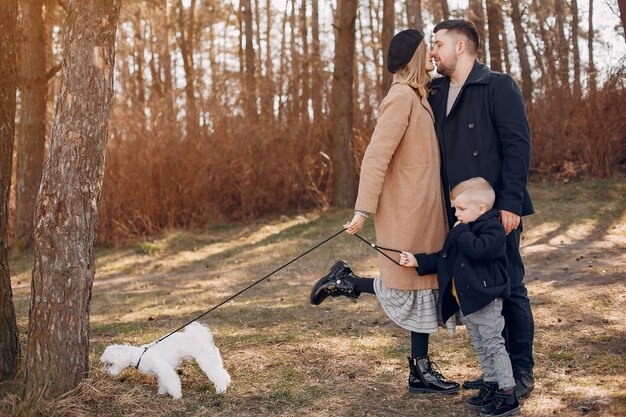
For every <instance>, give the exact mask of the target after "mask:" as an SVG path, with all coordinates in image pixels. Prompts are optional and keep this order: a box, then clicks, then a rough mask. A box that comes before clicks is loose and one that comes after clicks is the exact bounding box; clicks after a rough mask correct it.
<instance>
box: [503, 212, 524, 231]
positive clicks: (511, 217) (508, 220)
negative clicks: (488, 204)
mask: <svg viewBox="0 0 626 417" xmlns="http://www.w3.org/2000/svg"><path fill="white" fill-rule="evenodd" d="M520 220H521V217H520V216H518V215H517V214H515V213H511V212H510V211H506V210H500V221H501V222H502V226H504V230H505V231H506V234H507V235H508V234H509V233H511V232H512V231H513V230H515V229H517V226H519V222H520Z"/></svg>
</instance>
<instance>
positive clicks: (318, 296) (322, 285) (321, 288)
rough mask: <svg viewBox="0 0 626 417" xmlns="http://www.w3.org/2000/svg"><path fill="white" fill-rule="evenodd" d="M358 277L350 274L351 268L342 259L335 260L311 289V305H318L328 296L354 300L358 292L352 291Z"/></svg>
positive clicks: (357, 296)
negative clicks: (326, 272) (327, 271)
mask: <svg viewBox="0 0 626 417" xmlns="http://www.w3.org/2000/svg"><path fill="white" fill-rule="evenodd" d="M357 279H358V278H357V277H355V276H354V275H353V274H352V269H350V267H349V266H348V264H347V263H345V262H344V261H337V262H335V265H333V267H332V268H330V273H328V274H327V275H324V276H323V277H321V278H320V279H319V280H318V281H317V282H316V283H315V285H314V286H313V288H312V289H311V296H310V301H311V304H313V305H319V304H321V303H322V301H324V300H325V299H326V298H328V297H339V296H341V295H343V296H346V297H348V298H349V299H350V300H352V301H354V302H356V299H357V298H359V295H361V294H360V293H357V292H356V291H354V285H355V283H356V280H357Z"/></svg>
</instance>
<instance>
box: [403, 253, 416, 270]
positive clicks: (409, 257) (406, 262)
mask: <svg viewBox="0 0 626 417" xmlns="http://www.w3.org/2000/svg"><path fill="white" fill-rule="evenodd" d="M400 265H402V266H412V267H416V266H417V259H415V256H413V254H412V253H411V252H406V251H402V253H401V254H400Z"/></svg>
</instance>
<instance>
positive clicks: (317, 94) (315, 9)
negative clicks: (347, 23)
mask: <svg viewBox="0 0 626 417" xmlns="http://www.w3.org/2000/svg"><path fill="white" fill-rule="evenodd" d="M311 35H312V41H311V48H312V49H313V56H312V63H313V66H312V71H313V78H312V79H313V89H312V90H311V104H312V106H313V121H314V123H315V125H318V123H319V122H320V121H321V118H322V88H321V85H322V64H321V63H322V61H321V59H322V57H321V53H320V23H319V0H311Z"/></svg>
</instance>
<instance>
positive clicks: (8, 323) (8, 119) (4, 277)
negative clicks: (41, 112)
mask: <svg viewBox="0 0 626 417" xmlns="http://www.w3.org/2000/svg"><path fill="white" fill-rule="evenodd" d="M0 10H4V11H5V12H4V18H3V19H0V381H6V380H8V379H11V378H13V377H14V376H15V373H16V369H17V361H18V359H19V344H18V331H17V323H16V321H15V309H14V307H13V293H12V291H11V274H10V273H9V260H8V230H7V225H8V223H9V195H10V193H11V173H12V162H13V139H14V135H15V108H16V90H17V62H16V52H15V29H16V20H17V0H0Z"/></svg>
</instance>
